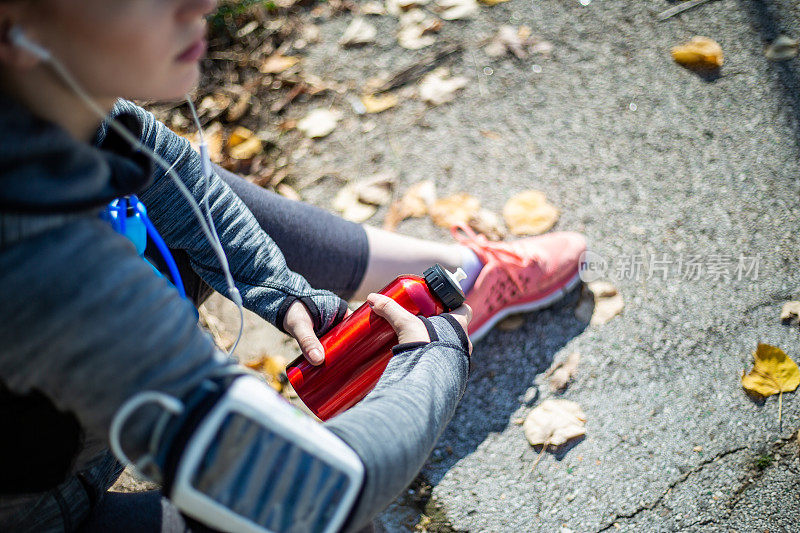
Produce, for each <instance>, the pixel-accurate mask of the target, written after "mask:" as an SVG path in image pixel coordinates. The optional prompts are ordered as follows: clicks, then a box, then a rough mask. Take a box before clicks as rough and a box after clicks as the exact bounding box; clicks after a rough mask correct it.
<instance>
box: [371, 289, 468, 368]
mask: <svg viewBox="0 0 800 533" xmlns="http://www.w3.org/2000/svg"><path fill="white" fill-rule="evenodd" d="M367 303H368V304H369V305H370V307H372V310H373V311H375V314H376V315H378V316H379V317H381V318H383V319H384V320H386V321H387V322H388V323H389V324H390V325H391V326H392V328H393V329H394V331H395V333H397V340H398V341H399V344H404V343H407V342H430V340H431V338H430V335H428V330H427V328H426V327H425V324H423V323H422V320H420V319H419V318H418V317H416V316H414V315H412V314H411V313H410V312H409V311H407V310H406V309H405V308H404V307H403V306H401V305H400V304H399V303H397V302H395V301H394V300H392V299H391V298H389V297H388V296H384V295H382V294H377V293H372V294H370V295H369V296H367ZM450 314H451V315H453V317H455V319H456V320H457V321H458V323H459V324H460V325H461V327H462V328H463V329H464V333H465V334H466V333H467V326H468V325H469V321H470V320H471V319H472V309H470V307H469V306H468V305H467V304H464V305H462V306H461V307H459V308H458V309H454V310H453V311H451V312H450ZM469 353H472V341H470V343H469Z"/></svg>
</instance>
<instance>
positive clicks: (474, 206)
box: [430, 192, 481, 228]
mask: <svg viewBox="0 0 800 533" xmlns="http://www.w3.org/2000/svg"><path fill="white" fill-rule="evenodd" d="M480 209H481V202H480V201H479V200H478V199H477V198H475V197H474V196H470V195H469V194H467V193H465V192H462V193H458V194H454V195H453V196H449V197H447V198H442V199H441V200H437V201H436V202H434V204H433V205H432V206H431V207H430V214H431V218H432V219H433V223H434V224H436V225H437V226H441V227H443V228H451V227H453V226H455V225H457V224H469V220H470V219H471V218H472V217H473V216H475V215H476V214H477V213H478V211H480Z"/></svg>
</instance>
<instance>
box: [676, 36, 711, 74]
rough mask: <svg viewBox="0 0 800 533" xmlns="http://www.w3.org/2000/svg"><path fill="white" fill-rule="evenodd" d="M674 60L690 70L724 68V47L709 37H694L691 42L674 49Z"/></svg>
mask: <svg viewBox="0 0 800 533" xmlns="http://www.w3.org/2000/svg"><path fill="white" fill-rule="evenodd" d="M672 59H674V60H675V62H676V63H679V64H681V65H683V66H684V67H686V68H689V69H696V70H709V69H715V68H719V67H721V66H722V63H723V62H724V59H723V54H722V47H721V46H720V45H719V43H718V42H717V41H715V40H713V39H709V38H708V37H702V36H696V37H692V39H691V40H690V41H689V42H686V43H684V44H681V45H678V46H676V47H674V48H673V49H672Z"/></svg>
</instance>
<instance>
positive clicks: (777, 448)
mask: <svg viewBox="0 0 800 533" xmlns="http://www.w3.org/2000/svg"><path fill="white" fill-rule="evenodd" d="M792 443H797V444H798V445H800V437H799V436H798V432H793V433H792V434H791V435H789V436H788V437H783V438H780V439H778V440H776V441H774V442H773V443H772V444H771V446H770V453H779V452H781V450H783V448H784V447H786V446H787V445H790V444H792ZM748 449H750V446H747V445H744V446H738V447H736V448H733V449H731V450H727V451H724V452H722V453H719V454H717V455H715V456H714V457H709V458H708V459H706V460H704V461H702V462H700V463H698V464H697V465H695V466H694V467H692V468H691V469H689V470H687V471H686V472H684V473H683V474H681V475H680V476H679V477H678V478H677V479H676V480H675V481H673V482H672V483H670V484H669V486H667V488H666V489H664V491H663V492H662V493H661V494H660V495H659V497H658V498H656V499H655V500H654V501H652V502H650V503H649V504H645V505H641V506H639V507H638V508H636V509H635V510H634V511H632V512H630V513H626V514H622V513H621V514H617V515H616V516H614V518H612V519H611V521H610V522H609V523H608V524H606V525H605V526H603V527H602V528H600V529H598V530H597V532H596V533H602V532H603V531H607V530H608V529H610V528H611V527H614V524H615V523H616V522H617V521H618V520H628V519H631V518H634V517H636V516H637V515H638V514H639V513H641V512H643V511H648V510H652V509H653V508H654V507H656V506H657V505H658V504H659V503H661V501H662V500H663V499H664V497H665V496H666V495H667V494H669V493H670V491H672V489H674V488H675V487H677V486H678V485H680V484H681V483H683V482H684V481H686V480H687V479H688V478H689V476H691V475H692V474H695V473H697V472H699V471H701V470H702V469H703V468H705V467H706V466H707V465H709V464H711V463H713V462H716V461H717V460H719V459H723V458H725V457H727V456H729V455H733V454H735V453H738V452H741V451H744V450H748ZM767 470H768V468H763V469H756V470H754V469H752V468H751V469H750V470H749V471H748V474H747V476H746V477H745V481H744V482H742V484H741V485H740V486H739V487H738V488H737V489H736V490H735V491H734V494H733V498H732V499H731V501H729V502H728V503H727V505H726V507H727V510H726V512H725V513H724V516H723V517H722V518H728V517H729V516H730V515H731V513H732V512H733V510H734V509H735V507H736V505H738V504H739V502H740V501H741V499H742V495H743V494H744V492H745V491H746V490H747V489H748V487H750V486H751V485H752V484H753V483H755V482H756V481H758V479H760V478H761V477H762V476H763V475H764V474H765V473H766V471H767ZM719 518H720V517H710V518H704V519H701V520H699V521H697V522H694V523H692V524H688V525H686V526H685V528H689V527H695V526H703V525H708V524H710V523H715V522H718V521H719Z"/></svg>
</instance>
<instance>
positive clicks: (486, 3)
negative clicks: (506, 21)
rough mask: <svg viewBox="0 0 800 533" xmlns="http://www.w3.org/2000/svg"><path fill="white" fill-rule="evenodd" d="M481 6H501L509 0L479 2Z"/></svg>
mask: <svg viewBox="0 0 800 533" xmlns="http://www.w3.org/2000/svg"><path fill="white" fill-rule="evenodd" d="M478 1H479V2H480V3H481V4H484V5H487V6H496V5H497V4H501V3H503V2H508V0H478Z"/></svg>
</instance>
